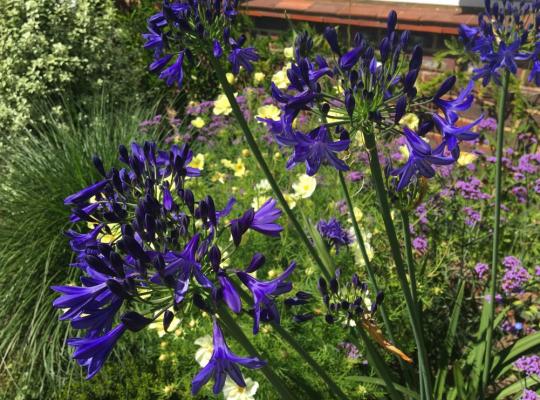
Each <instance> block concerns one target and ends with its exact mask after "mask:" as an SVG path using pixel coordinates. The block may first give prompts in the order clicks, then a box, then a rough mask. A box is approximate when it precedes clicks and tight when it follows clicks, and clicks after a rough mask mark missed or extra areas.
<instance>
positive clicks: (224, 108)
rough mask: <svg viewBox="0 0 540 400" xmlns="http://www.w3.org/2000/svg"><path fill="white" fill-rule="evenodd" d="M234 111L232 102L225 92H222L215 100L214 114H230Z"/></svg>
mask: <svg viewBox="0 0 540 400" xmlns="http://www.w3.org/2000/svg"><path fill="white" fill-rule="evenodd" d="M231 112H232V107H231V103H229V99H228V98H227V96H225V95H224V94H220V95H219V96H218V97H217V99H216V100H215V101H214V110H213V113H214V115H229V114H230V113H231Z"/></svg>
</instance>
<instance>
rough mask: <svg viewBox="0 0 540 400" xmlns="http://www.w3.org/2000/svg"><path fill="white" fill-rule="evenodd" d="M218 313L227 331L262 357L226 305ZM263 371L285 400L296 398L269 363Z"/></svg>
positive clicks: (250, 351) (247, 349)
mask: <svg viewBox="0 0 540 400" xmlns="http://www.w3.org/2000/svg"><path fill="white" fill-rule="evenodd" d="M218 315H219V317H220V319H221V320H222V321H223V324H224V325H225V327H226V329H227V331H228V332H229V333H230V334H231V335H232V336H233V337H234V339H235V340H236V341H237V342H238V343H239V344H240V345H241V346H242V347H243V348H244V349H245V350H246V351H247V352H248V353H249V354H250V356H254V357H257V358H260V359H261V360H262V357H261V355H260V354H259V353H258V351H257V349H255V347H254V346H253V345H252V344H251V342H250V341H249V339H248V338H247V336H246V335H245V334H244V332H243V331H242V329H241V328H240V327H239V326H238V324H237V323H236V321H235V320H234V318H232V317H231V315H230V314H229V311H228V310H227V309H226V308H225V307H220V309H219V312H218ZM261 372H262V373H263V374H264V376H265V377H266V379H268V381H269V382H270V383H271V384H272V386H273V387H274V389H275V390H276V392H277V393H278V394H279V397H281V398H282V399H284V400H294V399H295V396H293V394H292V393H291V392H290V391H289V389H287V386H286V385H285V382H283V380H282V379H281V378H280V377H279V376H278V375H277V374H276V373H275V372H274V371H273V370H272V367H270V366H269V365H268V364H267V365H265V366H264V367H262V368H261Z"/></svg>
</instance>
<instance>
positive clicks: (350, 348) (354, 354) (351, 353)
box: [338, 342, 360, 360]
mask: <svg viewBox="0 0 540 400" xmlns="http://www.w3.org/2000/svg"><path fill="white" fill-rule="evenodd" d="M338 347H340V348H341V349H343V351H344V352H345V354H346V355H347V357H348V358H350V359H352V360H357V359H358V358H360V351H359V350H358V347H356V346H355V345H354V344H352V343H349V342H341V343H339V344H338Z"/></svg>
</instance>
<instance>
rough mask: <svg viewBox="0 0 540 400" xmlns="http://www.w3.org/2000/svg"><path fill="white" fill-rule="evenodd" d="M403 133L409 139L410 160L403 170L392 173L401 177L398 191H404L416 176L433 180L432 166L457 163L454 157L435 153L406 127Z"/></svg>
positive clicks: (433, 170) (398, 169) (399, 169)
mask: <svg viewBox="0 0 540 400" xmlns="http://www.w3.org/2000/svg"><path fill="white" fill-rule="evenodd" d="M403 133H404V134H405V138H406V139H407V144H406V145H407V148H408V150H409V159H408V160H407V162H406V163H405V165H404V166H402V167H401V168H397V169H395V170H393V171H392V172H391V174H392V175H394V176H399V182H398V185H397V190H398V191H399V190H403V189H404V188H405V187H406V186H407V185H408V184H409V182H410V181H411V179H413V178H414V177H415V176H418V175H420V176H424V177H426V178H432V177H433V176H434V175H435V169H434V168H433V167H432V165H433V164H434V165H449V164H452V163H454V162H455V159H454V158H453V157H444V156H442V155H441V154H440V153H437V152H435V151H434V150H433V149H432V148H431V146H430V145H429V144H428V143H426V142H424V140H422V138H421V137H420V136H418V135H417V134H416V132H414V131H413V130H411V129H409V128H407V127H404V129H403Z"/></svg>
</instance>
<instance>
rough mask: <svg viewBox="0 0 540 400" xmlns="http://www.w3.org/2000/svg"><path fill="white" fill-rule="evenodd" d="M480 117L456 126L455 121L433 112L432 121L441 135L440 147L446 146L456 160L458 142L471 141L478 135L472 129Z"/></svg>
mask: <svg viewBox="0 0 540 400" xmlns="http://www.w3.org/2000/svg"><path fill="white" fill-rule="evenodd" d="M482 118H483V117H482V116H480V117H479V118H477V119H476V120H475V121H473V122H471V123H470V124H467V125H463V126H457V125H455V121H454V122H451V121H448V120H445V119H443V118H441V117H440V116H439V115H437V114H433V121H434V122H435V125H436V126H437V128H439V131H440V132H441V134H442V135H443V144H442V146H441V147H443V148H447V149H448V150H449V151H450V152H451V153H452V155H453V156H454V158H455V159H456V160H457V158H458V157H459V142H460V141H471V140H475V139H477V138H478V137H479V135H478V134H477V133H475V132H473V131H472V129H473V128H474V127H475V126H476V125H478V124H479V123H480V121H482Z"/></svg>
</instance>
